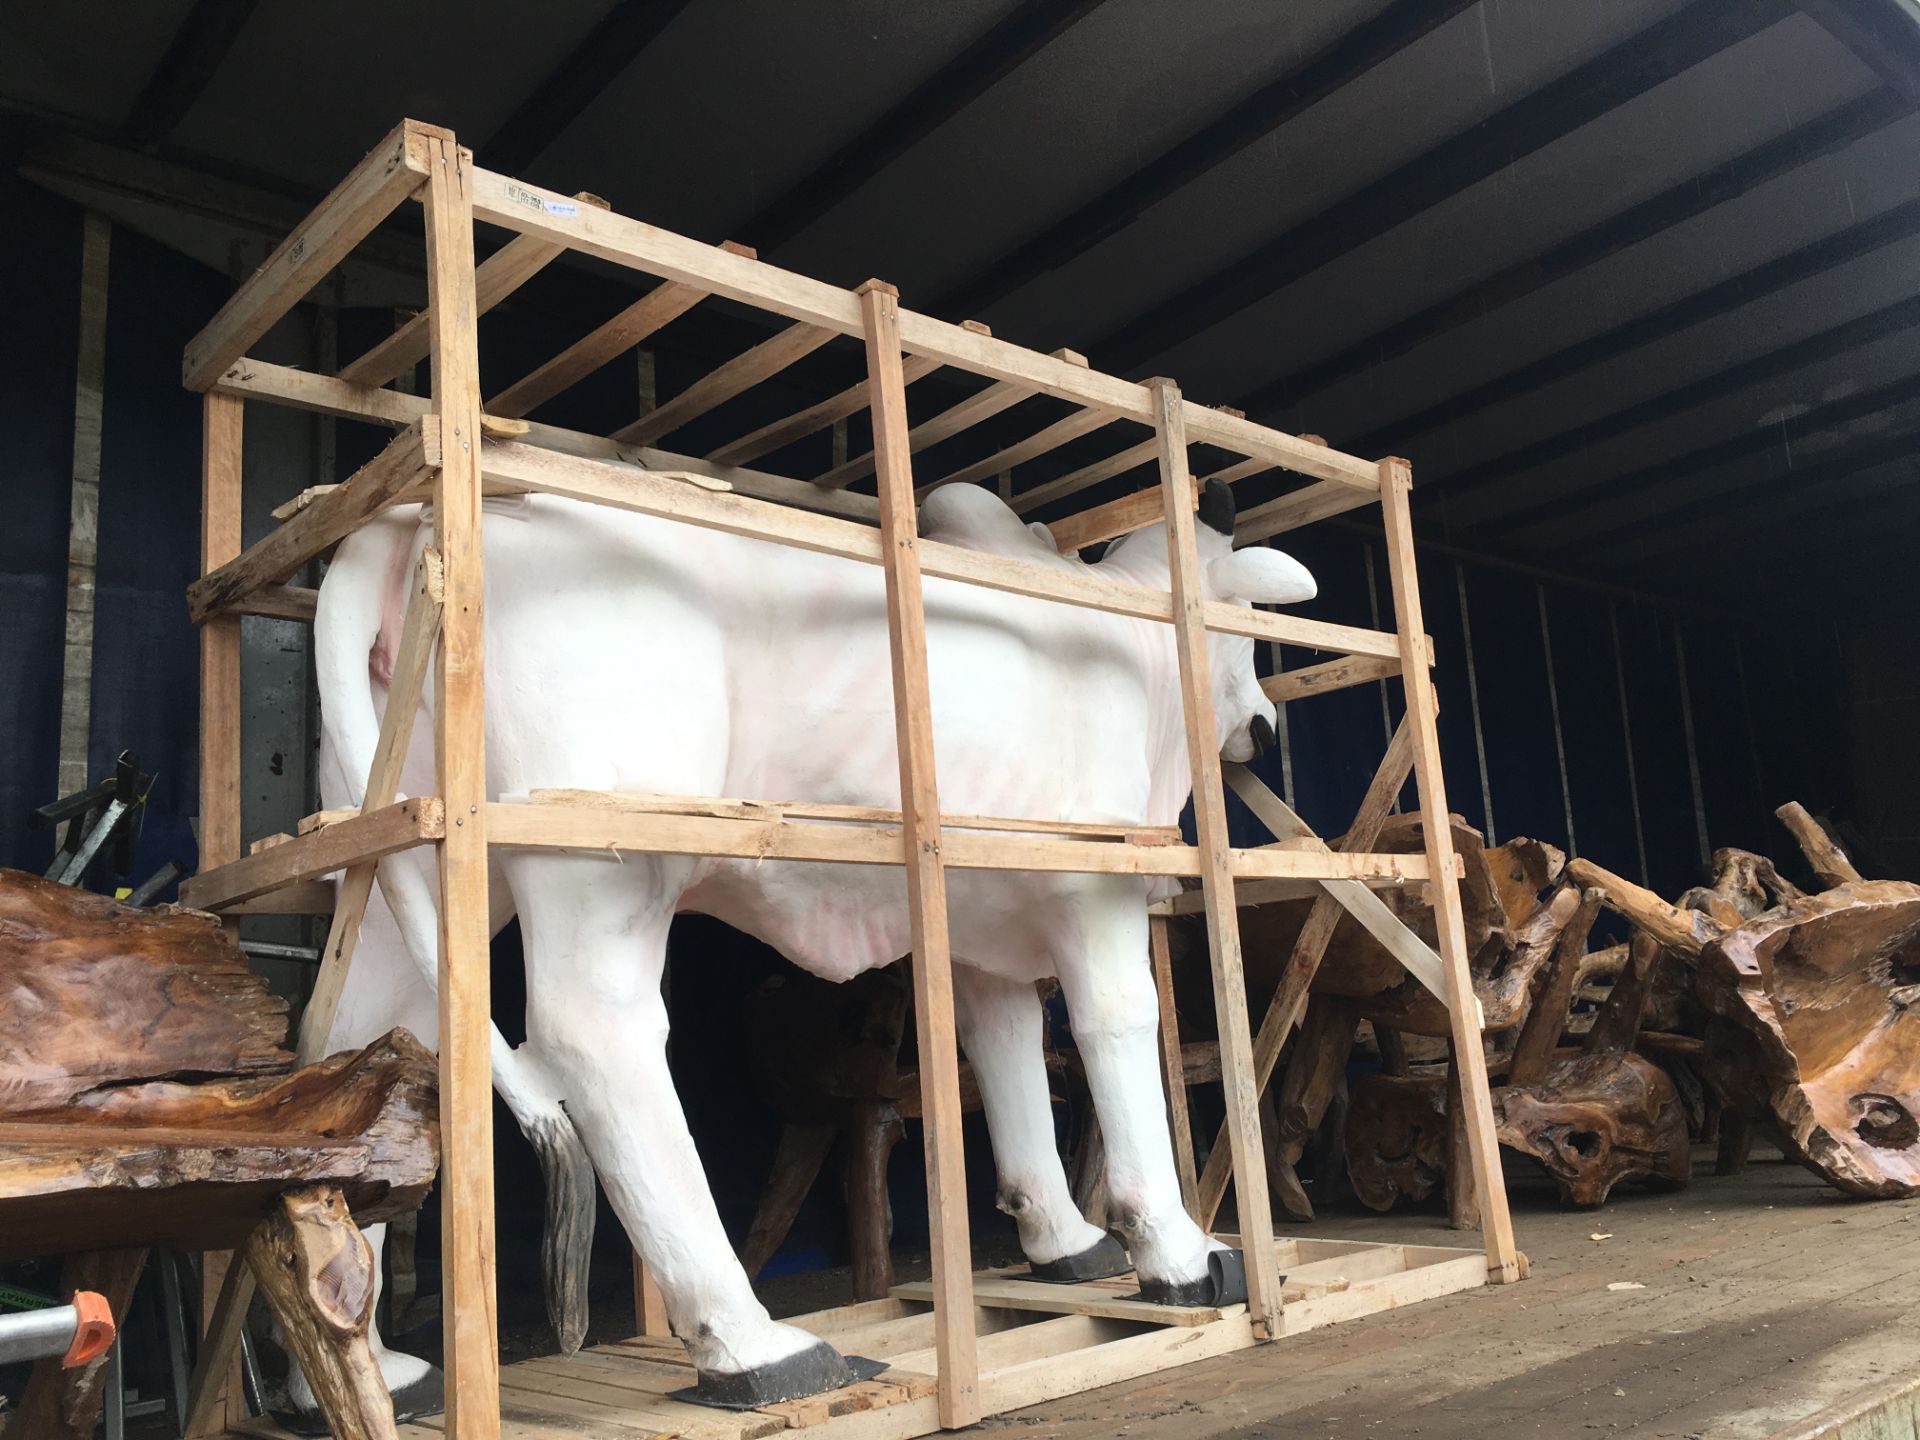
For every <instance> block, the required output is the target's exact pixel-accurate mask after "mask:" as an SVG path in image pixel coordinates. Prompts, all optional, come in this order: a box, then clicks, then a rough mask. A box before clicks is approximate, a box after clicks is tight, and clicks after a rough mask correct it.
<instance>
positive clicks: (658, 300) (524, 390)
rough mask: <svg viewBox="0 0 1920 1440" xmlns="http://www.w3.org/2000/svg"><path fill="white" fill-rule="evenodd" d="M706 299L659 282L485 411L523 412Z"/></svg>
mask: <svg viewBox="0 0 1920 1440" xmlns="http://www.w3.org/2000/svg"><path fill="white" fill-rule="evenodd" d="M720 248H721V249H722V250H725V251H726V252H727V253H728V254H731V255H740V256H744V257H746V258H748V259H751V258H752V256H753V251H752V250H751V249H750V248H748V247H747V246H745V245H736V244H734V242H733V241H731V240H728V241H725V242H724V243H723V244H722V245H721V246H720ZM706 298H707V292H706V291H705V290H703V289H701V288H700V287H699V286H697V285H680V284H675V283H673V282H671V281H669V282H668V283H667V284H665V285H657V286H655V287H654V288H653V289H651V290H649V291H648V292H647V293H646V294H645V295H642V296H641V297H640V298H639V299H638V300H636V301H634V302H633V303H632V304H631V305H629V306H627V307H626V308H625V309H624V310H622V311H621V312H620V313H619V314H618V315H615V316H614V317H613V318H612V319H611V320H609V321H607V322H606V323H605V324H603V325H600V326H598V327H596V328H595V329H593V330H591V331H589V332H588V333H587V334H585V335H583V336H581V338H580V339H578V340H576V341H574V342H573V344H571V345H569V346H568V347H567V348H566V349H564V350H562V351H561V352H560V353H559V354H558V355H555V356H554V357H553V358H552V359H551V360H549V361H547V362H546V363H545V364H544V365H542V366H540V367H539V368H538V369H536V370H533V371H530V372H529V373H527V374H526V375H524V376H522V377H521V378H520V379H518V380H516V381H514V383H513V384H511V385H509V386H508V387H507V388H506V389H505V390H502V391H501V392H500V393H499V394H498V395H496V396H494V397H493V398H492V399H491V400H489V401H487V405H486V409H487V413H488V414H489V415H509V416H520V415H525V414H526V413H527V412H528V411H530V410H533V409H535V408H536V407H538V406H540V405H544V404H545V403H546V402H547V401H549V400H551V399H552V398H553V397H554V396H556V395H558V394H559V393H560V392H561V391H562V390H565V389H567V388H568V387H569V386H572V385H575V384H577V383H578V382H579V381H581V380H583V379H585V378H586V377H587V376H589V375H591V374H592V373H593V372H594V371H596V370H598V369H599V368H600V367H601V366H603V365H606V364H608V363H609V362H611V361H613V360H615V359H617V358H618V357H619V356H622V355H624V354H626V353H627V351H629V350H631V349H633V347H634V346H636V345H638V344H639V343H640V342H641V341H642V340H644V339H646V338H647V337H648V336H649V335H651V334H653V333H654V332H655V331H656V330H658V329H660V328H661V327H662V326H664V325H666V324H667V323H668V322H670V321H673V320H677V319H678V318H679V317H680V316H682V315H684V314H686V313H687V311H689V310H691V309H692V308H693V307H694V306H696V305H698V304H699V303H700V302H701V301H702V300H704V299H706Z"/></svg>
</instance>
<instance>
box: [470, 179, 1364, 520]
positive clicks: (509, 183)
mask: <svg viewBox="0 0 1920 1440" xmlns="http://www.w3.org/2000/svg"><path fill="white" fill-rule="evenodd" d="M473 199H474V213H475V214H476V215H477V216H478V217H479V218H480V219H482V220H486V221H488V222H489V223H491V224H495V225H504V226H506V227H507V228H509V229H511V230H518V231H520V232H521V233H523V234H533V235H544V236H546V237H548V238H550V239H554V240H558V241H560V242H562V243H564V244H566V245H567V246H569V247H570V248H572V249H575V250H579V251H581V252H582V253H584V254H588V255H594V256H598V257H599V258H601V259H603V260H608V261H611V262H612V263H614V264H616V265H625V266H628V267H630V268H633V269H638V270H644V271H646V272H648V273H649V274H653V275H659V276H661V277H662V278H664V279H667V280H674V281H679V282H681V283H683V284H688V285H694V286H697V287H699V288H701V289H703V290H705V291H708V292H710V293H712V294H715V295H722V296H725V297H726V298H728V299H730V300H738V301H741V302H743V303H745V304H748V305H752V306H754V307H756V308H758V309H762V310H771V311H773V312H775V313H776V314H780V315H785V316H786V317H787V318H788V319H791V320H803V321H805V322H806V323H808V324H810V325H819V326H823V327H825V328H827V329H831V330H835V331H838V332H839V333H840V334H843V335H858V334H860V333H862V321H861V318H860V307H859V304H858V302H857V301H856V299H855V298H854V296H853V294H852V293H851V292H849V291H846V290H842V289H840V288H839V287H838V286H836V285H828V284H825V283H823V282H821V281H818V280H813V279H810V278H808V277H807V276H804V275H798V274H795V273H794V272H793V271H790V270H782V269H780V268H779V267H778V266H775V265H769V264H767V263H766V262H764V261H760V260H749V259H746V258H744V257H742V256H738V255H732V254H729V253H727V252H726V251H724V250H723V249H721V247H719V246H716V245H704V244H702V243H701V242H699V241H697V240H689V239H687V238H686V237H685V236H683V235H675V234H674V233H673V232H671V231H668V230H661V229H659V228H657V227H655V226H652V225H647V224H644V223H642V222H641V221H638V220H633V219H629V218H628V217H627V216H624V215H618V214H615V213H613V212H611V211H600V210H590V211H579V212H578V213H576V214H564V213H555V211H554V210H553V209H552V208H551V206H550V203H549V202H551V204H552V205H559V206H565V204H566V200H565V197H564V196H562V195H559V194H556V193H555V192H553V191H550V190H543V189H541V188H540V187H539V186H537V185H528V184H526V183H525V182H523V181H519V180H511V179H508V178H507V177H506V176H504V175H498V174H495V173H494V172H492V171H489V170H477V171H476V172H475V174H474V183H473ZM900 343H901V344H902V345H903V346H904V347H905V349H906V350H907V352H908V353H909V354H913V355H924V356H926V357H927V358H929V359H933V360H938V361H939V362H940V363H941V364H943V365H952V366H956V367H958V368H960V369H964V370H968V371H971V372H972V373H974V374H976V375H984V376H986V377H987V378H989V379H992V380H1012V381H1015V382H1018V383H1021V384H1027V385H1030V386H1032V387H1033V389H1034V390H1035V391H1037V392H1038V393H1041V394H1046V395H1052V396H1055V397H1056V398H1058V399H1061V400H1067V401H1071V402H1072V403H1074V404H1076V405H1091V406H1096V407H1098V408H1101V409H1104V410H1109V411H1112V412H1113V413H1114V414H1116V415H1124V416H1129V417H1131V418H1133V419H1136V420H1139V421H1142V422H1146V423H1151V421H1152V419H1153V415H1154V408H1153V403H1152V399H1151V397H1150V396H1149V395H1148V393H1147V390H1146V387H1145V386H1143V385H1139V384H1136V383H1135V382H1133V381H1129V380H1121V379H1118V378H1116V377H1114V376H1111V375H1104V374H1102V373H1100V372H1099V371H1097V370H1091V369H1087V368H1084V367H1080V366H1075V365H1071V364H1069V363H1068V362H1066V361H1064V360H1055V359H1052V358H1050V357H1048V356H1044V355H1040V354H1038V353H1036V352H1034V351H1032V350H1027V349H1025V348H1023V347H1021V346H1018V345H1011V344H1008V343H1007V342H1006V341H1004V340H998V339H995V338H993V337H992V336H987V335H976V334H974V333H972V332H970V331H968V330H965V329H963V328H961V327H960V326H959V325H954V324H950V323H948V322H946V321H943V320H935V319H934V318H933V317H931V316H928V315H921V314H917V313H915V312H913V311H910V310H903V311H901V312H900ZM1182 408H1183V417H1184V419H1185V421H1186V425H1187V432H1188V434H1189V435H1190V436H1191V437H1192V438H1193V439H1195V440H1201V441H1206V442H1207V443H1209V444H1213V445H1218V446H1220V447H1221V448H1222V449H1225V450H1231V451H1233V452H1234V453H1235V454H1239V455H1246V456H1249V457H1257V458H1261V459H1265V460H1267V461H1269V462H1270V463H1272V464H1274V465H1278V466H1284V467H1285V468H1287V469H1289V470H1297V471H1299V472H1300V473H1301V474H1304V475H1311V476H1314V477H1315V478H1318V479H1337V480H1340V481H1341V482H1342V483H1343V484H1346V485H1348V486H1350V487H1353V488H1356V489H1358V490H1359V491H1361V492H1362V493H1363V494H1366V495H1369V496H1370V495H1373V494H1376V493H1377V492H1378V487H1379V478H1378V474H1377V471H1376V468H1375V466H1374V465H1373V463H1372V462H1370V461H1366V460H1362V459H1360V458H1359V457H1358V456H1353V455H1343V454H1342V453H1340V452H1339V451H1337V450H1331V449H1328V448H1327V447H1325V446H1320V445H1314V444H1312V443H1310V442H1308V441H1305V440H1301V439H1299V438H1297V437H1295V436H1292V435H1287V434H1283V433H1282V432H1280V431H1278V430H1272V429H1269V428H1268V427H1266V426H1264V425H1258V424H1255V423H1254V422H1252V421H1250V420H1244V419H1241V418H1239V417H1237V416H1233V415H1229V414H1226V413H1225V412H1223V411H1219V410H1212V409H1209V408H1208V407H1207V406H1204V405H1196V404H1193V403H1192V402H1190V401H1188V402H1184V403H1183V407H1182Z"/></svg>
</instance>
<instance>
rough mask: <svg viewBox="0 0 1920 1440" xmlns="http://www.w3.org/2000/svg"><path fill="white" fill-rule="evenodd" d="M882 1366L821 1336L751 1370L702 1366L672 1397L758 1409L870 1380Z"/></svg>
mask: <svg viewBox="0 0 1920 1440" xmlns="http://www.w3.org/2000/svg"><path fill="white" fill-rule="evenodd" d="M885 1368H886V1367H885V1366H884V1365H881V1364H879V1363H877V1362H875V1361H872V1360H862V1359H861V1358H860V1357H859V1356H843V1355H842V1354H841V1353H840V1352H839V1351H838V1350H835V1349H834V1348H833V1347H832V1346H831V1345H829V1344H827V1342H826V1341H824V1340H822V1341H821V1342H820V1343H819V1344H817V1345H809V1346H808V1347H807V1348H806V1349H805V1350H800V1351H796V1352H795V1353H794V1354H792V1355H789V1356H787V1357H786V1358H785V1359H784V1360H774V1361H771V1362H769V1363H768V1364H765V1365H759V1366H756V1367H754V1368H753V1369H751V1370H738V1371H734V1372H733V1373H731V1374H727V1373H723V1372H721V1371H716V1370H702V1371H701V1372H700V1383H699V1384H698V1385H696V1386H694V1387H693V1388H692V1389H691V1390H679V1391H675V1392H674V1394H675V1396H676V1398H679V1399H685V1400H692V1401H695V1402H696V1403H698V1404H701V1405H716V1406H718V1407H719V1408H721V1409H722V1410H757V1409H759V1408H760V1407H761V1406H762V1405H777V1404H779V1403H780V1402H781V1401H782V1400H801V1399H804V1398H806V1397H807V1396H809V1395H819V1394H821V1393H823V1392H825V1391H828V1390H838V1389H839V1388H840V1387H841V1386H843V1385H851V1384H853V1383H854V1382H855V1381H856V1380H871V1379H872V1378H873V1377H874V1376H875V1375H878V1374H879V1373H880V1372H881V1371H882V1370H884V1369H885Z"/></svg>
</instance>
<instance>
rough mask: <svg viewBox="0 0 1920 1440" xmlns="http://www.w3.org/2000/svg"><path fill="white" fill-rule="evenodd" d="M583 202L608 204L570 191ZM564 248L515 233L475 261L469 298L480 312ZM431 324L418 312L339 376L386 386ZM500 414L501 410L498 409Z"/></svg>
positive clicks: (417, 358) (423, 354) (416, 357)
mask: <svg viewBox="0 0 1920 1440" xmlns="http://www.w3.org/2000/svg"><path fill="white" fill-rule="evenodd" d="M573 198H574V200H575V201H577V202H578V203H579V204H582V205H592V206H594V207H596V208H597V209H601V210H605V209H607V208H609V207H608V205H607V202H606V201H605V200H602V199H601V198H600V197H599V196H598V195H593V194H590V193H588V192H587V191H585V190H582V191H581V192H580V193H579V194H577V195H575V196H574V197H573ZM565 251H566V247H565V246H564V245H556V244H555V243H554V242H553V241H551V240H542V239H540V238H538V237H536V236H533V235H516V236H514V237H513V239H511V240H509V241H508V242H507V243H506V244H505V245H503V246H501V247H500V249H499V250H497V251H495V252H494V253H493V254H492V255H490V256H488V257H487V258H486V259H485V260H483V261H482V262H481V263H480V268H479V269H478V270H477V271H475V272H474V277H473V280H474V302H475V305H476V307H477V309H478V310H479V313H481V314H482V315H484V314H486V312H487V311H489V310H491V309H493V307H494V306H496V305H498V304H499V303H500V302H501V301H502V300H504V299H506V298H507V297H508V296H509V295H511V294H513V292H514V291H516V290H518V289H519V288H520V287H521V286H522V285H524V284H526V283H527V281H529V280H531V279H532V278H533V277H534V276H536V275H538V274H539V273H540V272H541V271H542V270H544V269H546V268H547V266H548V265H550V264H552V263H553V262H554V261H555V260H556V259H558V258H559V257H560V256H561V255H562V254H564V253H565ZM431 323H432V322H431V321H430V320H429V319H428V318H427V314H426V312H425V311H424V310H423V311H422V312H421V313H420V314H418V315H415V316H413V317H412V318H410V319H409V320H408V321H407V322H406V323H405V324H404V325H401V326H399V327H398V328H396V329H395V330H394V332H393V333H392V334H391V335H389V336H387V338H386V339H384V340H382V341H380V342H379V343H378V344H376V345H375V346H373V347H372V348H371V349H370V350H368V351H367V352H366V353H365V354H363V355H361V356H360V357H359V359H357V360H354V361H352V362H351V363H349V364H346V365H343V366H341V367H340V378H341V379H342V380H345V381H348V382H350V383H352V384H355V385H385V384H387V383H388V382H389V381H391V380H392V379H393V378H394V377H395V376H397V375H399V374H400V373H401V372H402V371H404V370H410V369H412V368H413V367H414V366H415V365H418V364H419V363H420V362H421V361H422V360H424V359H426V358H427V350H428V348H429V346H430V345H431V343H432V342H431V340H430V338H429V336H428V334H427V329H428V326H429V325H430V324H431ZM502 413H505V412H502Z"/></svg>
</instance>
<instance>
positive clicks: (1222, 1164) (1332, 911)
mask: <svg viewBox="0 0 1920 1440" xmlns="http://www.w3.org/2000/svg"><path fill="white" fill-rule="evenodd" d="M1239 768H1240V767H1237V766H1235V767H1230V772H1231V770H1237V769H1239ZM1412 768H1413V737H1412V735H1411V734H1410V733H1409V731H1408V730H1407V726H1406V722H1405V721H1402V722H1401V725H1400V728H1399V729H1398V730H1396V731H1395V732H1394V736H1393V740H1392V742H1391V743H1390V744H1389V745H1388V746H1387V753H1386V755H1385V756H1384V757H1383V758H1382V759H1381V761H1380V768H1379V770H1378V771H1377V772H1376V773H1375V774H1374V777H1373V783H1372V784H1371V785H1369V786H1368V787H1367V794H1366V798H1365V799H1364V800H1362V801H1361V802H1360V812H1359V814H1357V815H1356V816H1355V817H1354V821H1353V825H1352V826H1351V827H1350V828H1349V829H1348V831H1347V836H1346V840H1345V842H1344V844H1343V846H1342V848H1343V849H1344V850H1348V851H1355V850H1365V849H1367V848H1368V847H1369V846H1371V845H1372V844H1373V843H1374V842H1375V841H1376V840H1378V839H1379V838H1380V829H1381V826H1383V825H1384V824H1385V823H1386V819H1387V815H1388V814H1389V813H1390V812H1391V811H1392V809H1393V802H1394V799H1395V797H1397V796H1398V795H1399V793H1400V789H1401V787H1402V786H1403V785H1405V784H1406V783H1407V774H1408V772H1409V771H1410V770H1411V769H1412ZM1234 778H1235V777H1234V776H1233V775H1232V774H1231V773H1229V774H1228V779H1229V781H1230V782H1231V781H1233V780H1234ZM1249 778H1250V779H1251V778H1253V777H1251V776H1249ZM1254 783H1255V784H1258V783H1259V782H1258V780H1257V779H1256V780H1255V781H1254ZM1260 788H1261V789H1262V790H1266V787H1265V786H1261V787H1260ZM1235 789H1236V790H1238V789H1239V786H1238V785H1237V784H1236V785H1235ZM1266 793H1267V794H1268V795H1269V796H1273V792H1272V791H1270V790H1266ZM1243 798H1244V796H1243ZM1273 798H1274V800H1275V803H1276V804H1279V803H1280V802H1279V798H1278V797H1277V796H1273ZM1281 808H1282V809H1283V810H1284V809H1286V807H1285V806H1284V804H1282V805H1281ZM1255 813H1258V812H1257V811H1256V812H1255ZM1274 813H1275V820H1276V821H1279V824H1280V825H1281V826H1282V827H1284V829H1276V831H1275V833H1276V834H1285V835H1301V834H1307V835H1311V834H1312V831H1310V830H1308V829H1307V827H1306V826H1305V824H1303V823H1302V822H1301V820H1300V818H1299V817H1298V816H1297V815H1293V812H1292V811H1291V810H1287V811H1286V813H1287V814H1288V815H1289V816H1292V819H1291V821H1290V822H1289V821H1283V820H1280V819H1279V816H1278V814H1277V812H1274ZM1262 818H1263V820H1264V818H1265V817H1264V816H1263V817H1262ZM1360 888H1361V889H1362V890H1365V889H1366V887H1365V886H1364V885H1362V886H1361V887H1360ZM1326 889H1327V893H1326V894H1324V895H1322V896H1321V897H1320V898H1319V899H1317V900H1315V901H1314V902H1313V907H1312V909H1311V910H1309V911H1308V913H1307V923H1306V925H1305V926H1304V927H1303V928H1302V929H1301V931H1300V935H1299V938H1298V939H1297V940H1295V942H1294V946H1293V953H1292V954H1291V955H1289V956H1288V957H1287V964H1286V968H1285V970H1283V971H1282V972H1281V977H1280V985H1279V988H1278V989H1277V990H1275V991H1274V995H1273V999H1272V1000H1271V1001H1269V1002H1268V1004H1267V1013H1266V1015H1265V1016H1263V1017H1262V1019H1261V1021H1260V1030H1259V1033H1258V1034H1257V1035H1256V1036H1255V1037H1254V1041H1253V1066H1254V1071H1253V1078H1254V1086H1255V1090H1256V1093H1258V1092H1262V1091H1264V1090H1265V1089H1266V1088H1267V1083H1268V1082H1269V1081H1270V1080H1271V1079H1272V1078H1273V1071H1274V1067H1275V1066H1276V1065H1278V1064H1279V1062H1280V1052H1281V1050H1282V1049H1283V1048H1284V1047H1285V1045H1286V1042H1287V1037H1288V1035H1290V1034H1291V1033H1292V1032H1293V1027H1294V1026H1295V1025H1297V1024H1298V1023H1299V1021H1300V1015H1301V1013H1302V1012H1303V1011H1304V1010H1305V1009H1306V1005H1307V990H1308V987H1309V986H1311V985H1312V984H1313V977H1314V974H1315V973H1316V972H1317V971H1318V970H1319V968H1320V960H1321V958H1322V957H1323V956H1324V955H1325V954H1326V953H1327V945H1328V943H1329V942H1330V941H1331V940H1332V939H1333V930H1334V927H1335V926H1336V925H1338V924H1339V923H1340V917H1341V915H1343V914H1345V913H1346V910H1345V907H1344V905H1343V904H1342V903H1341V901H1340V900H1339V899H1337V898H1335V892H1334V890H1333V887H1332V886H1331V885H1329V886H1327V887H1326ZM1367 894H1368V896H1369V897H1370V898H1373V892H1372V891H1370V890H1368V891H1367ZM1394 923H1396V924H1398V923H1399V922H1398V920H1395V922H1394ZM1409 933H1411V932H1409ZM1232 1168H1233V1153H1232V1147H1231V1146H1230V1145H1228V1144H1227V1131H1226V1127H1225V1126H1224V1125H1223V1126H1222V1127H1221V1128H1220V1133H1219V1134H1217V1135H1215V1136H1214V1140H1213V1148H1212V1150H1211V1151H1210V1152H1209V1153H1208V1155H1207V1168H1206V1171H1205V1172H1204V1173H1203V1174H1202V1175H1201V1177H1200V1185H1199V1191H1198V1194H1197V1195H1196V1197H1195V1208H1194V1217H1193V1218H1194V1219H1195V1220H1196V1221H1198V1222H1199V1224H1200V1226H1201V1227H1202V1228H1203V1229H1208V1228H1211V1227H1212V1225H1213V1221H1214V1217H1215V1216H1216V1215H1217V1214H1219V1212H1220V1202H1221V1200H1222V1199H1223V1198H1224V1197H1225V1195H1226V1193H1227V1181H1228V1180H1229V1178H1230V1177H1231V1172H1232ZM1243 1228H1244V1222H1243Z"/></svg>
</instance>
